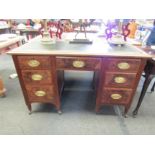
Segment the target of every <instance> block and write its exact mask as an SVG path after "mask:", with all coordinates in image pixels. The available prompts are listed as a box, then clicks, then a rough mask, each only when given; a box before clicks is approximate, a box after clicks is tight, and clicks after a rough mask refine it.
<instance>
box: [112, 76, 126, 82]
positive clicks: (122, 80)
mask: <svg viewBox="0 0 155 155" xmlns="http://www.w3.org/2000/svg"><path fill="white" fill-rule="evenodd" d="M114 81H115V83H125V82H126V78H124V77H121V76H117V77H115V78H114Z"/></svg>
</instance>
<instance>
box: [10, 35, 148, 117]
mask: <svg viewBox="0 0 155 155" xmlns="http://www.w3.org/2000/svg"><path fill="white" fill-rule="evenodd" d="M8 54H11V55H13V56H12V57H13V60H14V64H15V67H16V70H17V73H18V76H19V81H20V84H21V87H22V91H23V94H24V98H25V103H26V105H27V107H28V109H29V110H30V112H31V111H32V107H31V105H32V103H34V102H39V103H51V104H53V105H55V107H56V109H57V111H58V112H59V113H61V102H60V98H61V92H62V90H63V86H64V70H77V71H78V70H80V71H94V72H95V78H94V79H95V90H94V93H96V105H95V111H96V112H97V113H98V112H99V111H100V108H101V107H102V106H104V105H122V106H124V107H125V110H124V114H125V115H126V114H127V112H128V110H129V108H130V106H131V103H132V99H133V97H134V94H135V91H136V88H137V85H138V82H139V79H140V77H141V74H142V72H143V69H144V66H145V63H146V60H147V59H149V58H150V55H148V54H146V53H145V52H144V51H142V50H140V49H138V48H137V47H134V46H132V45H128V44H127V45H125V46H122V47H119V46H114V47H111V46H110V45H109V44H107V42H106V41H104V39H99V38H96V40H94V42H93V44H89V45H87V44H69V42H68V41H57V42H56V44H52V45H43V44H42V43H41V37H36V38H34V39H32V40H31V41H30V42H29V43H26V44H25V45H23V46H21V47H19V48H17V49H14V50H13V51H10V52H8Z"/></svg>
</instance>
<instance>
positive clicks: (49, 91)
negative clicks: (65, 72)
mask: <svg viewBox="0 0 155 155" xmlns="http://www.w3.org/2000/svg"><path fill="white" fill-rule="evenodd" d="M26 90H27V94H28V99H29V101H30V102H52V101H54V89H53V86H45V85H43V86H32V85H31V86H30V85H27V86H26Z"/></svg>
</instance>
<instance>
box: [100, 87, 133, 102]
mask: <svg viewBox="0 0 155 155" xmlns="http://www.w3.org/2000/svg"><path fill="white" fill-rule="evenodd" d="M131 96H132V89H115V88H104V89H103V92H102V99H101V102H102V103H101V104H104V103H105V104H128V103H129V101H130V99H131Z"/></svg>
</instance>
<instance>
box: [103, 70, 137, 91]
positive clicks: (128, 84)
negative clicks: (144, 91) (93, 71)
mask: <svg viewBox="0 0 155 155" xmlns="http://www.w3.org/2000/svg"><path fill="white" fill-rule="evenodd" d="M135 79H136V73H122V72H120V73H118V72H117V73H116V72H106V74H105V82H104V86H106V87H115V88H117V87H118V88H120V87H121V88H133V87H134V85H135Z"/></svg>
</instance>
